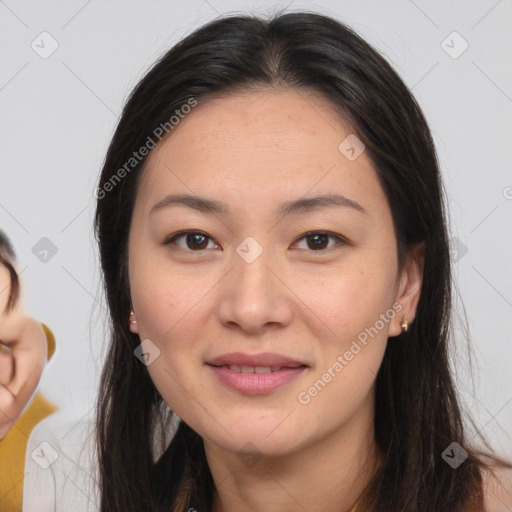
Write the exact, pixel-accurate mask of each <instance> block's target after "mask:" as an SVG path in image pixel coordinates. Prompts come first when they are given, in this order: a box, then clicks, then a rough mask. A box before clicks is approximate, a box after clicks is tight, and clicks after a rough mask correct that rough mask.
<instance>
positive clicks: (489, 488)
mask: <svg viewBox="0 0 512 512" xmlns="http://www.w3.org/2000/svg"><path fill="white" fill-rule="evenodd" d="M482 479H483V491H484V510H485V512H510V511H512V468H504V467H499V466H494V467H492V468H490V469H487V470H484V471H483V472H482Z"/></svg>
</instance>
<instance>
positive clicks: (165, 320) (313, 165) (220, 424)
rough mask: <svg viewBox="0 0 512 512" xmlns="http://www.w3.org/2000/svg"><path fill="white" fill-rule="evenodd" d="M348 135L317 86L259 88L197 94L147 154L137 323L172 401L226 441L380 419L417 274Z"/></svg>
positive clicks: (279, 443)
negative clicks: (383, 374)
mask: <svg viewBox="0 0 512 512" xmlns="http://www.w3.org/2000/svg"><path fill="white" fill-rule="evenodd" d="M351 133H352V132H351V130H350V126H348V124H347V123H344V122H343V120H342V119H341V118H340V117H339V116H337V115H335V114H334V109H333V108H332V106H331V105H330V103H329V102H327V100H325V99H323V98H322V97H320V96H319V95H316V94H314V93H312V92H305V91H295V90H286V91H285V90H279V91H276V90H272V91H270V90H264V91H263V90H262V91H260V92H257V93H256V92H253V93H247V94H235V95H228V96H224V97H217V98H215V99H212V98H210V99H209V100H208V101H205V102H204V103H201V102H199V104H198V106H197V107H195V108H194V109H193V110H192V112H191V113H190V114H189V115H188V116H186V117H185V118H184V119H182V120H181V121H180V123H179V125H178V126H175V127H174V129H173V132H172V134H171V136H169V137H168V138H167V139H165V140H164V141H163V142H162V143H161V144H160V145H159V146H157V148H155V149H154V150H153V152H152V153H151V154H150V156H149V160H148V162H147V163H148V165H147V168H146V169H145V171H144V175H143V179H142V181H141V183H140V187H139V190H138V193H137V198H136V203H135V207H134V212H133V217H132V224H131V228H130V238H129V278H130V287H131V297H132V303H133V307H134V311H135V316H136V320H137V323H136V324H131V329H132V331H133V332H137V333H138V334H139V336H140V339H141V341H142V340H150V341H145V342H144V343H143V347H144V351H145V353H148V354H149V355H148V356H147V364H148V371H149V373H150V375H151V378H152V379H153V382H154V384H155V386H156V388H157V389H158V391H159V392H160V394H161V395H162V397H163V398H164V400H165V401H166V402H167V404H168V405H169V406H170V408H171V409H172V410H173V411H175V412H176V413H177V414H178V416H180V417H181V418H182V419H183V420H184V421H185V422H186V423H187V424H189V425H190V426H191V427H192V428H193V429H194V430H195V431H196V432H198V433H199V434H200V435H201V436H202V437H203V438H204V439H205V440H209V441H211V442H212V443H214V444H215V445H217V446H218V447H221V448H224V449H227V450H229V451H232V452H238V453H242V452H244V450H245V451H250V449H251V448H249V447H252V450H253V451H257V452H259V453H262V454H275V455H282V454H286V453H291V452H293V451H296V450H298V449H301V448H305V447H307V446H309V445H311V444H312V443H315V442H316V441H318V440H320V439H322V438H325V437H326V436H329V435H331V434H333V433H335V432H339V431H341V430H342V429H343V428H344V427H347V428H348V427H349V425H359V426H360V425H368V421H370V420H371V418H372V414H373V387H374V382H375V378H376V374H377V371H378V369H379V366H380V364H381V361H382V358H383V355H384V351H385V348H386V344H387V342H388V336H396V335H398V334H399V333H400V332H401V330H400V324H401V322H402V320H403V316H404V315H405V314H407V316H408V320H409V322H410V321H411V320H412V319H413V318H414V310H415V307H416V303H417V299H418V296H419V283H420V280H421V276H420V274H419V271H418V268H417V267H414V265H409V266H407V267H406V270H404V272H403V273H401V274H400V275H399V274H398V266H397V265H398V264H397V253H396V239H395V235H394V229H393V221H392V217H391V212H390V209H389V206H388V203H387V200H386V197H385V194H384V192H383V190H382V188H381V186H380V184H379V181H378V179H377V175H376V173H375V171H374V170H373V168H372V165H371V162H370V160H369V159H368V158H367V155H366V153H365V152H364V151H363V152H362V153H361V154H360V155H359V156H358V153H359V152H360V151H361V149H362V148H361V147H360V146H358V142H357V140H356V139H354V138H353V137H354V136H353V135H351ZM347 137H348V140H347ZM171 194H172V195H190V196H199V197H201V198H203V199H207V200H208V201H214V202H215V205H217V206H219V205H218V204H217V203H219V204H220V203H222V205H223V206H222V207H219V208H217V209H216V210H215V211H212V209H211V208H210V209H207V208H206V207H205V208H200V205H201V204H202V203H200V202H199V201H192V200H190V201H189V202H188V205H187V204H185V203H183V202H176V201H174V202H173V201H171V200H170V198H169V196H170V195H171ZM327 195H331V196H332V197H334V195H337V196H339V198H338V199H337V200H336V201H331V202H330V203H329V202H328V201H321V200H318V201H312V199H313V198H316V197H320V196H327ZM343 197H344V198H345V199H343ZM166 198H167V201H166ZM296 201H300V203H298V204H297V205H295V206H294V207H293V206H292V207H289V208H288V210H283V208H285V207H286V205H289V204H292V203H294V202H296ZM191 205H192V206H193V205H196V206H197V208H194V207H192V206H191ZM184 230H190V231H192V232H196V233H191V234H190V235H189V236H187V234H185V235H182V236H179V237H177V238H175V239H174V240H173V241H171V242H170V243H168V244H166V241H169V240H170V239H171V238H172V236H173V235H175V234H177V233H178V232H180V231H184ZM310 232H313V233H310ZM316 232H320V233H316ZM325 232H328V233H327V234H325ZM307 233H309V235H306V234H307ZM338 237H339V238H338ZM127 321H128V319H127ZM390 343H399V341H398V340H390ZM233 354H234V355H233ZM265 354H266V355H265ZM242 367H243V368H242ZM279 368H281V369H279ZM246 372H247V373H246ZM269 372H270V373H269ZM340 429H341V430H340ZM248 443H250V445H249V444H248ZM244 447H245V448H244Z"/></svg>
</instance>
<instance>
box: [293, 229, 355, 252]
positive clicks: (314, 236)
mask: <svg viewBox="0 0 512 512" xmlns="http://www.w3.org/2000/svg"><path fill="white" fill-rule="evenodd" d="M302 239H306V240H307V242H306V244H307V249H308V250H311V251H316V252H320V251H324V250H325V249H330V248H332V246H330V247H328V245H329V239H336V240H337V241H338V242H341V243H342V244H344V243H346V242H345V240H344V239H343V238H341V237H340V236H338V235H335V234H334V233H329V232H327V231H311V232H309V233H305V234H304V235H302V237H301V238H299V240H302Z"/></svg>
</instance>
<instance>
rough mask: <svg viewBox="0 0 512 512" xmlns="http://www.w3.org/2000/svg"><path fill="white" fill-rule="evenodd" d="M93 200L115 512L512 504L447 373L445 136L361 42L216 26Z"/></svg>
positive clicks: (341, 31)
mask: <svg viewBox="0 0 512 512" xmlns="http://www.w3.org/2000/svg"><path fill="white" fill-rule="evenodd" d="M97 198H98V202H97V211H96V233H97V238H98V241H99V246H100V255H101V264H102V270H103V275H104V279H105V285H106V295H107V300H108V305H109V309H110V315H111V321H112V337H111V342H110V347H109V352H108V356H107V361H106V364H105V367H104V372H103V377H102V385H101V391H100V400H99V403H98V415H97V418H98V419H97V430H98V444H99V448H98V456H99V472H100V488H101V510H102V511H105V512H106V511H109V512H112V511H121V510H122V511H131V510H133V511H140V510H144V511H149V510H151V511H157V510H158V511H164V510H166V511H168V510H172V511H185V510H194V509H195V510H199V511H214V512H221V511H222V512H227V511H234V510H236V511H239V512H240V511H246V510H247V511H248V510H252V511H256V510H265V511H273V510H281V511H282V510H308V511H310V512H315V511H320V510H327V509H329V510H337V511H338V510H339V511H340V512H341V511H350V510H356V509H357V511H358V512H361V511H370V510H371V511H393V512H399V511H403V512H405V511H407V512H412V511H414V512H420V511H425V512H427V511H428V512H432V511H434V510H435V511H436V512H441V511H447V512H448V511H449V512H456V511H461V512H462V511H476V510H478V511H481V510H487V511H488V512H490V511H491V510H501V509H500V508H499V507H502V509H503V510H508V508H503V507H508V506H511V503H510V502H507V500H508V499H510V496H507V495H506V493H505V491H504V490H503V489H501V488H500V489H501V490H496V489H497V487H496V486H497V483H496V485H495V484H493V483H492V482H495V480H493V479H492V478H491V477H490V475H491V474H492V471H491V469H492V468H493V467H494V466H497V465H501V466H503V467H507V468H510V465H507V463H505V462H503V461H498V460H497V459H493V460H492V461H491V459H490V458H489V457H485V456H484V455H483V454H480V453H478V451H477V449H476V447H475V446H471V445H470V444H469V443H468V441H467V439H466V436H465V432H464V428H463V421H462V417H461V411H460V407H459V402H458V399H457V396H456V392H455V389H454V383H453V380H452V375H451V374H450V370H449V366H448V342H449V340H450V325H451V324H450V309H451V297H450V287H451V273H450V259H449V248H448V241H447V227H446V220H445V207H444V205H443V198H442V184H441V178H440V173H439V166H438V162H437V157H436V153H435V148H434V144H433V141H432V138H431V135H430V132H429V128H428V126H427V123H426V121H425V118H424V116H423V114H422V112H421V109H420V107H419V106H418V104H417V103H416V101H415V99H414V98H413V96H412V95H411V93H410V92H409V91H408V89H407V88H406V86H405V85H404V83H403V82H402V80H401V79H400V78H399V77H398V76H397V74H396V73H395V72H394V71H393V69H392V68H391V67H390V65H389V64H388V63H387V62H386V61H385V60H384V59H383V58H382V57H381V56H380V55H379V54H378V53H377V51H375V50H374V49H373V48H372V47H370V46H369V45H368V44H367V43H366V42H365V41H364V40H362V39H361V38H360V37H359V36H358V35H356V34H355V33H354V32H353V31H352V30H351V29H349V28H348V27H346V26H345V25H343V24H341V23H339V22H337V21H335V20H333V19H330V18H328V17H325V16H322V15H318V14H312V13H288V14H284V15H279V16H275V17H274V18H273V19H271V20H269V21H267V20H263V19H259V18H255V17H249V16H232V17H226V18H221V19H218V20H215V21H213V22H211V23H209V24H207V25H206V26H204V27H202V28H200V29H199V30H197V31H196V32H194V33H193V34H191V35H190V36H188V37H187V38H185V39H184V40H182V41H181V42H179V43H178V44H177V45H176V46H175V47H174V48H172V49H171V50H169V51H168V52H167V53H166V54H165V55H164V56H163V57H162V58H161V59H160V60H159V61H158V62H157V63H156V64H155V66H154V67H153V68H152V69H151V70H150V71H149V72H148V73H147V75H146V76H145V77H144V78H143V79H142V80H141V82H140V83H139V84H138V85H137V87H136V88H135V90H134V91H133V93H132V94H131V97H130V98H129V100H128V102H127V104H126V106H125V108H124V110H123V113H122V116H121V119H120V121H119V125H118V127H117V130H116V132H115V134H114V137H113V140H112V142H111V144H110V147H109V150H108V153H107V156H106V160H105V164H104V167H103V171H102V175H101V179H100V183H99V186H98V190H97ZM173 418H174V419H178V420H179V427H178V430H177V433H176V435H175V436H174V437H173V439H172V442H171V443H170V444H168V443H167V442H166V441H165V440H162V441H161V439H160V437H159V436H158V435H157V434H156V432H158V431H160V430H159V429H162V428H163V429H164V431H165V429H166V425H168V423H169V422H170V421H171V420H172V419H173ZM160 441H161V445H158V443H159V442H160ZM499 474H500V475H502V476H501V477H499V478H498V482H499V481H500V479H501V481H503V479H504V476H503V475H505V473H503V472H501V473H499Z"/></svg>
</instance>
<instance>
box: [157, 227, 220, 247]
mask: <svg viewBox="0 0 512 512" xmlns="http://www.w3.org/2000/svg"><path fill="white" fill-rule="evenodd" d="M181 239H184V240H185V246H183V245H180V244H178V243H176V241H177V240H181ZM208 240H211V238H210V237H209V236H208V235H206V234H205V233H202V232H201V231H180V232H179V233H176V234H175V235H173V236H171V238H169V239H168V240H166V241H165V242H164V245H171V244H173V245H176V246H177V247H179V248H180V249H183V250H185V251H189V252H194V251H195V252H197V251H202V250H204V249H206V248H207V247H208ZM212 242H213V240H212Z"/></svg>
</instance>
